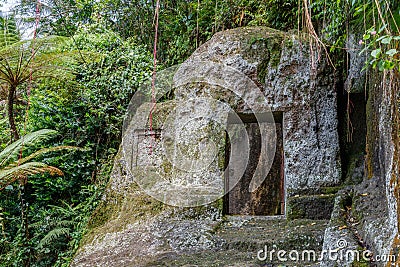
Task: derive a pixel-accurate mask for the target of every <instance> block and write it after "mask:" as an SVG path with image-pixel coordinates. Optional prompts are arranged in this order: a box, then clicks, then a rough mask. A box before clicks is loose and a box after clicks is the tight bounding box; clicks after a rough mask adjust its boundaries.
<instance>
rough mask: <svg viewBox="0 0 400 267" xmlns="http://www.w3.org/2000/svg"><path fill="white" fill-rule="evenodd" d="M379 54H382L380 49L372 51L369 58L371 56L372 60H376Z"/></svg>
mask: <svg viewBox="0 0 400 267" xmlns="http://www.w3.org/2000/svg"><path fill="white" fill-rule="evenodd" d="M381 52H382V50H381V49H380V48H378V49H375V50H373V51H372V52H371V56H372V57H373V58H378V57H379V55H380V54H381Z"/></svg>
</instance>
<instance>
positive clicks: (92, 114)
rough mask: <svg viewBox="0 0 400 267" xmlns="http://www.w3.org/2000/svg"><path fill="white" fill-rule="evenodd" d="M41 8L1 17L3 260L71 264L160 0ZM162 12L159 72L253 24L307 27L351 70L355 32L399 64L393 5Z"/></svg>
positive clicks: (26, 3) (21, 4)
mask: <svg viewBox="0 0 400 267" xmlns="http://www.w3.org/2000/svg"><path fill="white" fill-rule="evenodd" d="M1 2H2V1H0V3H1ZM3 2H4V1H3ZM37 3H38V2H37V1H35V0H21V1H17V5H16V6H15V7H14V8H13V9H12V10H11V12H9V13H3V14H2V16H1V17H0V29H1V30H0V114H1V115H2V116H1V117H0V132H1V135H0V150H1V152H0V266H68V265H69V262H70V261H71V258H72V256H73V254H74V252H75V251H76V249H77V248H78V245H79V241H80V239H81V237H82V235H83V234H84V233H85V226H86V224H87V222H88V220H89V217H90V214H91V212H92V211H93V210H94V208H95V207H96V204H97V203H98V201H99V199H100V197H101V194H102V191H103V190H104V187H105V184H106V183H107V180H108V176H109V174H110V170H111V168H112V162H113V157H114V156H115V154H116V152H117V150H118V146H119V143H120V140H121V131H122V123H123V118H124V113H125V110H126V108H127V105H128V104H129V101H130V98H131V97H132V95H133V94H134V93H135V91H136V90H137V88H138V87H139V86H140V85H141V84H142V83H143V82H144V81H145V80H146V79H148V78H150V77H151V75H152V71H153V56H152V53H153V45H154V32H155V23H154V14H155V10H156V1H155V0H130V1H126V0H99V1H94V0H68V1H59V0H48V1H43V2H42V3H41V4H40V5H39V6H37ZM37 10H38V11H40V12H39V13H40V17H39V16H38V15H39V13H38V12H37ZM159 12H160V13H159V39H158V42H157V61H158V69H159V70H160V69H162V68H166V67H169V66H172V65H174V64H178V63H181V62H183V61H184V60H185V59H186V58H187V57H188V56H189V55H190V54H191V53H192V52H193V51H194V50H195V49H196V48H197V47H198V46H200V45H201V44H202V43H204V42H206V41H207V40H208V39H210V38H211V36H212V35H213V34H214V33H215V32H218V31H221V30H225V29H231V28H235V27H241V26H247V25H266V26H269V27H272V28H276V29H280V30H285V31H288V30H293V31H295V32H296V31H298V32H307V33H310V34H311V36H313V38H314V41H315V42H316V44H318V45H320V46H321V47H326V49H327V50H328V51H329V53H330V54H331V57H332V60H333V62H334V64H335V65H336V66H337V67H338V70H343V73H342V75H343V77H345V76H346V71H345V70H346V67H345V66H346V64H347V62H346V58H347V57H346V49H345V47H346V41H347V40H348V37H349V32H355V33H358V34H359V40H357V44H358V45H359V46H358V47H359V51H360V53H361V54H365V55H367V57H366V68H376V69H379V70H380V71H389V72H393V73H397V75H398V72H399V70H400V69H399V60H400V52H399V51H400V46H399V40H400V36H399V35H400V31H399V27H398V25H400V4H399V1H397V0H334V1H327V0H304V1H303V0H185V1H176V0H161V1H160V11H159ZM33 29H36V34H37V37H36V38H35V39H27V37H26V36H27V35H26V33H31V32H32V31H33Z"/></svg>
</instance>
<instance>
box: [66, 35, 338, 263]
mask: <svg viewBox="0 0 400 267" xmlns="http://www.w3.org/2000/svg"><path fill="white" fill-rule="evenodd" d="M309 41H310V39H309V37H307V36H298V35H296V34H295V33H285V32H280V31H276V30H273V29H270V28H266V27H249V28H238V29H233V30H228V31H224V32H220V33H217V34H215V35H214V36H213V37H212V39H211V40H210V41H208V42H207V43H205V44H204V45H202V46H201V47H200V48H199V49H197V50H196V51H195V52H194V53H193V55H192V56H191V57H190V58H189V59H188V60H187V61H186V62H185V63H184V64H182V65H180V66H178V67H177V68H175V69H173V71H172V73H173V75H170V77H169V78H165V77H164V78H165V79H164V80H166V81H167V82H166V83H165V84H169V85H170V84H173V87H174V91H173V93H174V94H173V95H174V97H173V99H172V100H168V101H163V102H160V103H157V107H156V108H155V109H154V110H153V111H154V112H152V127H153V132H149V131H148V126H149V121H148V118H149V116H148V114H149V112H150V110H152V108H151V104H149V103H147V104H144V105H141V106H140V107H138V108H134V109H131V110H130V112H131V113H133V114H134V115H132V114H128V123H127V124H126V125H125V129H124V140H123V142H122V144H121V148H120V151H119V153H118V155H117V157H116V160H115V164H114V169H113V172H112V175H111V178H110V182H109V184H108V186H107V189H106V192H105V194H104V196H103V199H102V202H101V203H100V205H99V207H98V208H97V210H96V212H95V213H94V214H93V216H92V219H91V221H90V223H89V229H90V231H89V233H88V234H87V235H86V236H85V238H84V239H83V241H82V244H81V247H80V249H79V251H78V253H77V255H76V257H75V259H74V263H73V266H95V265H96V264H102V266H112V264H118V263H119V262H120V259H124V260H125V263H126V262H128V263H129V264H133V265H132V266H139V265H134V264H135V259H136V264H137V261H138V259H139V258H140V257H141V259H142V260H143V259H144V258H143V257H144V256H143V255H145V256H146V255H147V256H146V257H149V258H151V257H153V256H154V255H160V253H161V254H162V253H167V252H168V253H169V252H170V251H173V252H179V251H186V250H190V251H193V250H201V249H210V248H215V247H217V246H218V244H219V243H218V242H219V241H218V240H214V239H213V237H212V235H210V234H208V233H209V230H210V229H212V228H213V227H215V222H218V221H220V220H222V218H223V216H225V215H227V216H235V215H252V216H266V215H267V216H275V215H278V216H281V217H282V216H286V217H287V218H289V219H295V218H310V219H328V218H329V217H330V213H331V211H332V208H333V202H334V201H333V200H334V197H335V193H336V192H337V189H338V186H339V185H340V183H341V171H340V170H341V167H340V158H339V137H338V130H337V127H338V119H337V110H336V106H337V105H336V102H337V97H336V91H335V82H334V71H333V69H332V68H331V67H330V66H329V64H328V63H327V60H326V59H325V57H324V55H320V54H318V51H312V49H310V47H311V46H310V45H309ZM160 77H161V78H160ZM162 78H163V74H160V76H158V79H159V80H162ZM165 92H166V90H164V91H163V90H162V89H158V91H157V93H158V94H162V93H165ZM138 99H139V98H138ZM140 99H141V100H140V101H139V100H137V101H136V102H146V94H145V93H144V94H143V95H142V98H140ZM143 99H144V100H143ZM147 99H149V98H148V94H147ZM133 103H135V101H133ZM146 114H147V115H146ZM130 116H131V117H130ZM228 191H229V192H228ZM163 203H165V204H163ZM174 206H175V207H174ZM194 206H197V207H195V208H193V207H194ZM189 221H190V223H189ZM117 247H118V249H117ZM110 251H114V252H113V253H111V252H110ZM115 251H117V252H118V253H116V252H115ZM110 253H111V254H110ZM114 254H115V255H114ZM139 256H140V257H139ZM105 258H107V259H105ZM102 259H103V260H102ZM85 264H86V265H85ZM107 264H109V265H107ZM114 266H115V265H114ZM121 266H122V265H121ZM124 266H125V265H124ZM126 266H129V265H126Z"/></svg>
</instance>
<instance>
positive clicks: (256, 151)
mask: <svg viewBox="0 0 400 267" xmlns="http://www.w3.org/2000/svg"><path fill="white" fill-rule="evenodd" d="M238 115H239V118H240V119H241V122H242V123H243V124H244V126H245V128H246V132H247V135H248V140H249V146H248V148H249V157H248V161H247V158H245V157H243V158H242V157H235V159H233V160H232V159H230V155H231V150H233V151H235V149H236V151H237V150H238V148H235V147H234V146H235V145H236V144H231V142H230V140H229V138H228V136H227V138H226V149H225V162H226V168H227V169H226V172H225V173H226V174H225V190H226V191H228V190H227V189H228V188H231V190H229V192H228V193H227V194H226V195H225V199H224V213H225V214H227V215H249V216H256V215H259V216H276V215H283V214H285V193H284V192H285V188H284V187H285V179H284V167H283V166H284V164H283V163H284V157H283V155H284V152H283V134H282V117H283V116H282V112H276V113H275V112H274V114H273V115H274V121H273V122H271V121H269V122H262V121H261V122H260V121H257V117H256V116H255V115H254V114H238ZM231 123H232V124H234V123H237V121H235V120H233V122H232V121H230V120H228V127H229V124H231ZM270 123H275V128H276V142H275V144H273V142H272V141H271V143H270V144H267V145H266V146H265V147H262V145H261V135H264V136H265V135H267V134H268V133H267V130H266V129H267V127H268V124H270ZM266 141H267V143H268V142H269V141H270V140H269V138H266ZM273 145H275V147H276V152H275V156H274V159H273V163H272V167H271V169H270V170H269V172H266V171H265V174H264V175H265V176H266V177H262V178H265V180H264V181H263V182H262V184H261V185H260V186H259V187H258V188H257V189H256V190H255V191H253V192H250V191H251V190H250V188H249V187H250V184H251V181H252V179H253V177H254V174H255V172H256V168H257V165H258V164H259V161H260V163H261V164H262V161H263V160H264V159H265V157H266V156H267V155H266V154H267V153H266V151H265V150H266V149H268V147H269V148H271V146H273ZM263 150H264V151H263ZM239 151H240V149H239ZM244 160H246V161H247V162H240V161H244ZM235 165H240V166H246V167H245V168H246V169H245V170H244V174H243V176H242V177H241V178H240V179H239V180H238V181H237V179H235V181H232V180H234V179H232V177H230V173H232V170H229V168H235ZM233 184H235V185H234V186H232V185H233Z"/></svg>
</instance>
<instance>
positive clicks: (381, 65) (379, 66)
mask: <svg viewBox="0 0 400 267" xmlns="http://www.w3.org/2000/svg"><path fill="white" fill-rule="evenodd" d="M378 69H379V71H384V70H385V62H384V61H383V60H380V61H379V63H378Z"/></svg>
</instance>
